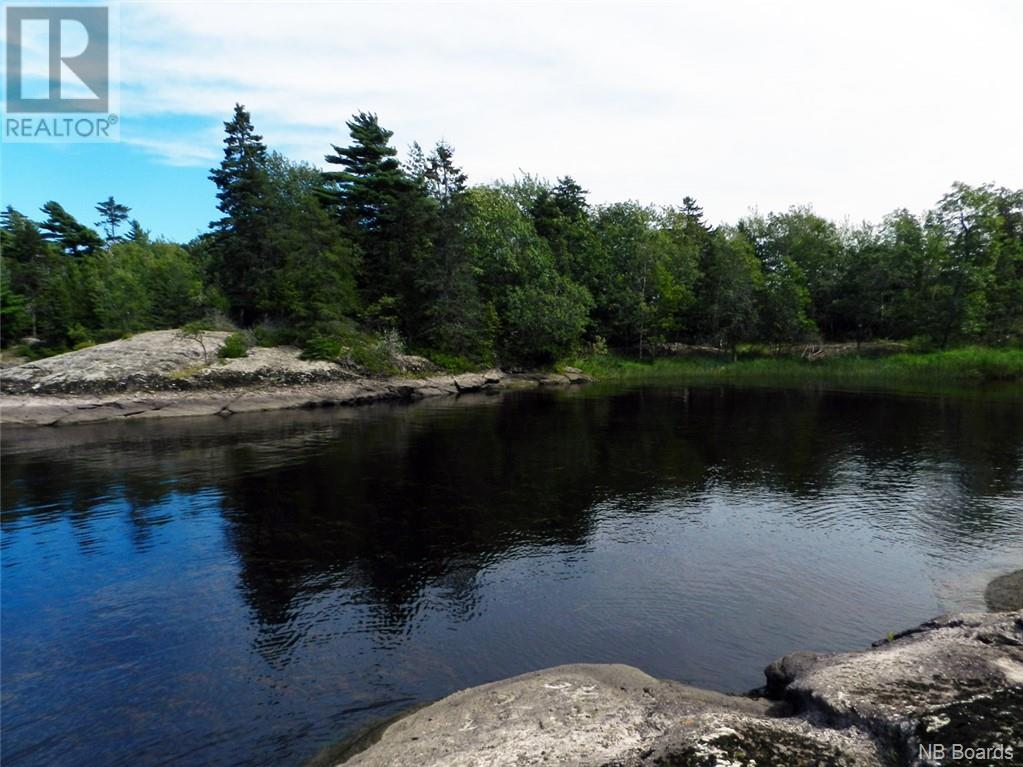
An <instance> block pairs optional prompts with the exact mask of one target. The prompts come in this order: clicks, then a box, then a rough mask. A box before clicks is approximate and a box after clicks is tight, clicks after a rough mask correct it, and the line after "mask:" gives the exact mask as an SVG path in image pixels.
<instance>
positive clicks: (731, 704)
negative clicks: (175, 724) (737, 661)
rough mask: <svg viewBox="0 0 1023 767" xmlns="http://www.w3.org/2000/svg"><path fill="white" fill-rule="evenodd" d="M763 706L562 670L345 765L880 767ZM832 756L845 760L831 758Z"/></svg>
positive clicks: (642, 678)
mask: <svg viewBox="0 0 1023 767" xmlns="http://www.w3.org/2000/svg"><path fill="white" fill-rule="evenodd" d="M768 707H769V706H768V703H767V702H766V701H755V700H752V699H749V698H742V697H734V696H727V695H722V694H720V693H715V692H709V691H707V690H701V689H698V688H695V687H688V686H686V685H683V684H679V683H677V682H666V681H660V680H657V679H654V678H653V677H651V676H648V675H647V674H644V673H643V672H642V671H639V670H638V669H635V668H631V667H629V666H621V665H589V664H578V665H569V666H559V667H557V668H553V669H548V670H545V671H537V672H534V673H531V674H524V675H522V676H519V677H515V678H513V679H508V680H506V681H503V682H496V683H493V684H487V685H483V686H481V687H474V688H472V689H469V690H464V691H462V692H459V693H455V694H454V695H451V696H449V697H447V698H444V699H443V700H441V701H438V702H437V703H434V704H432V705H429V706H426V707H425V708H421V709H419V710H417V711H415V712H414V713H412V714H410V715H409V716H407V717H405V718H403V719H400V720H398V721H397V722H394V723H392V724H390V725H389V726H387V727H386V728H385V729H384V730H383V731H382V732H380V733H377V736H376V742H375V743H372V744H371V745H370V746H369V748H367V749H366V750H365V751H363V752H361V753H359V754H356V755H355V756H354V757H352V758H350V759H349V760H348V761H346V762H344V764H345V765H351V767H356V766H358V767H369V766H370V765H372V766H374V767H376V766H377V765H381V766H382V765H387V766H388V767H403V766H408V767H412V766H413V765H414V766H415V767H434V766H436V767H440V766H441V765H444V766H445V767H448V766H450V767H459V766H461V765H464V766H466V767H468V766H469V765H481V764H493V765H505V764H515V765H518V764H523V765H525V764H551V765H603V764H607V765H611V764H614V765H622V766H623V767H625V766H626V765H646V764H649V765H653V764H673V765H674V764H680V765H681V764H693V765H697V764H715V763H717V762H715V761H708V760H709V759H715V758H716V757H717V756H718V755H724V754H732V755H735V754H738V753H740V752H743V753H745V754H747V755H748V758H749V760H752V759H757V760H758V761H757V762H756V763H757V764H758V765H759V764H770V763H771V762H769V761H764V760H763V754H765V753H775V754H784V755H785V757H786V761H785V764H788V765H797V764H806V765H818V764H826V763H833V764H843V765H845V764H847V765H876V764H878V763H879V762H878V761H877V759H876V754H875V751H874V746H873V743H872V742H870V741H869V739H867V738H865V737H863V736H861V735H859V734H856V733H847V734H836V733H833V732H826V733H819V732H817V731H815V730H814V729H813V728H812V727H810V726H808V725H807V724H806V723H804V722H797V721H792V722H790V721H785V720H778V719H771V718H769V717H768V716H767V712H768ZM680 722H684V723H685V725H684V726H682V727H680V726H679V723H680ZM370 740H371V741H372V739H370ZM363 742H364V743H365V742H366V741H365V740H364V741H363ZM744 749H748V750H746V751H744ZM765 749H766V751H765ZM799 755H802V756H805V757H806V759H804V760H803V761H800V759H799V758H796V757H797V756H799ZM832 757H834V758H836V759H838V758H841V759H842V761H828V760H829V759H831V758H832ZM743 763H748V762H743Z"/></svg>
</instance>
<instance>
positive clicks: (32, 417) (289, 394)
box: [0, 331, 590, 426]
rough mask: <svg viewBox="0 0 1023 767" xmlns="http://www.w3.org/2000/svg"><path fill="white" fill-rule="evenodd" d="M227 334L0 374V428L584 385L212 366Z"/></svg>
mask: <svg viewBox="0 0 1023 767" xmlns="http://www.w3.org/2000/svg"><path fill="white" fill-rule="evenodd" d="M228 335H229V334H228V333H212V332H211V333H208V334H207V336H206V337H205V338H204V345H199V344H198V343H196V342H195V341H193V340H191V339H188V338H184V337H182V336H181V335H180V334H179V333H177V332H176V331H153V332H151V333H142V334H139V335H138V336H134V337H133V338H131V339H125V340H122V341H114V342H111V343H109V344H101V345H99V346H96V347H90V348H88V349H83V350H81V351H77V352H69V353H68V354H62V355H58V356H56V357H50V358H47V359H43V360H40V361H38V362H30V363H25V364H22V365H18V366H16V367H10V368H6V369H4V370H3V372H2V374H0V424H4V425H8V426H14V425H17V426H65V425H70V424H82V423H97V422H102V421H122V420H135V419H147V418H170V417H181V416H202V415H206V416H209V415H218V416H230V415H234V414H237V413H252V412H264V411H271V410H287V409H295V408H308V409H311V408H318V407H338V406H351V405H362V404H367V403H371V402H381V401H388V400H391V401H395V400H417V399H423V398H425V397H439V396H455V395H459V394H465V393H469V392H487V391H498V390H502V389H514V388H524V387H536V386H568V385H573V384H581V383H586V382H588V381H589V380H590V379H589V378H588V377H587V376H585V375H583V374H582V373H580V372H579V371H577V370H572V369H569V370H566V371H564V372H561V373H508V372H505V371H501V370H487V371H484V372H481V373H463V374H461V375H450V374H442V373H439V372H438V371H437V369H436V368H435V367H434V366H433V365H432V364H431V363H430V362H429V360H425V359H423V358H421V357H411V356H404V355H402V356H399V357H397V358H396V359H395V365H396V367H397V368H399V369H400V370H401V371H402V374H401V375H397V376H391V377H377V376H371V375H367V374H365V373H364V371H360V370H359V369H358V368H354V367H351V366H346V365H342V364H338V363H334V362H326V361H322V360H303V359H302V358H301V357H300V355H299V350H298V349H292V348H288V347H275V348H268V347H256V348H254V349H252V350H250V351H249V353H248V355H247V356H245V357H242V358H237V359H229V360H218V359H217V358H216V352H217V350H218V349H219V348H220V346H221V345H222V344H223V342H224V339H225V338H226V337H227V336H228ZM211 358H212V361H211Z"/></svg>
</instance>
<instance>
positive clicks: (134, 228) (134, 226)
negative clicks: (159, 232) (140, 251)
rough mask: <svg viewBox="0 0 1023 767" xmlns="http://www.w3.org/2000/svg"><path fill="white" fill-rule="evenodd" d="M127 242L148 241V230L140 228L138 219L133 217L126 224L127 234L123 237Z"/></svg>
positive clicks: (142, 242)
mask: <svg viewBox="0 0 1023 767" xmlns="http://www.w3.org/2000/svg"><path fill="white" fill-rule="evenodd" d="M124 239H125V240H127V241H128V242H137V243H140V244H145V243H148V242H149V239H150V238H149V232H148V231H147V230H145V229H143V228H142V224H140V223H139V222H138V219H135V218H133V219H132V220H131V221H130V222H129V224H128V234H127V235H126V236H125V238H124Z"/></svg>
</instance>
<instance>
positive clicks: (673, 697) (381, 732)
mask: <svg viewBox="0 0 1023 767" xmlns="http://www.w3.org/2000/svg"><path fill="white" fill-rule="evenodd" d="M765 676H766V685H765V686H764V687H763V688H762V689H760V690H757V691H754V692H753V693H750V694H749V695H747V696H736V695H724V694H721V693H716V692H711V691H708V690H702V689H698V688H694V687H689V686H687V685H684V684H680V683H677V682H672V681H665V680H658V679H655V678H653V677H650V676H648V675H647V674H645V673H643V672H642V671H640V670H638V669H635V668H632V667H629V666H622V665H604V664H573V665H568V666H559V667H556V668H552V669H547V670H543V671H536V672H533V673H529V674H524V675H522V676H518V677H515V678H512V679H507V680H503V681H500V682H494V683H492V684H486V685H482V686H480V687H474V688H471V689H468V690H463V691H461V692H457V693H455V694H453V695H450V696H448V697H446V698H444V699H442V700H440V701H437V702H436V703H433V704H431V705H428V706H425V707H419V708H416V709H413V710H412V711H410V712H407V713H406V714H405V715H402V716H399V717H396V718H394V719H392V720H390V721H388V722H386V723H383V724H381V725H378V726H377V727H376V728H373V729H370V730H368V731H366V732H364V733H362V734H360V736H359V737H357V738H354V739H350V740H349V741H346V742H345V743H343V744H341V745H340V746H338V747H335V748H333V749H329V750H328V751H326V752H324V753H322V754H321V755H320V756H318V757H317V758H316V759H315V760H313V762H312V763H311V764H313V765H317V767H321V766H323V765H341V764H344V765H346V767H384V766H385V765H386V766H387V767H402V766H403V765H404V766H407V767H441V765H444V767H469V765H483V764H487V765H540V764H550V765H576V766H578V767H582V766H584V765H586V766H589V765H592V766H593V767H597V766H600V767H640V766H641V765H643V766H645V765H657V766H659V767H668V766H669V765H670V766H671V767H712V766H717V767H766V766H768V765H775V766H777V767H811V766H812V767H817V766H818V765H833V766H835V767H838V766H843V767H844V766H848V767H878V766H880V765H939V764H950V763H956V764H973V765H991V764H1006V765H1009V764H1023V611H1016V612H1002V613H964V614H959V615H949V616H943V617H940V618H936V619H934V620H931V621H928V622H927V623H924V624H922V625H921V626H918V627H916V628H914V629H910V630H908V631H903V632H901V633H899V634H897V635H894V636H889V637H888V638H886V639H883V640H880V641H878V642H876V643H875V644H874V646H872V647H871V648H870V649H867V650H864V651H860V652H848V653H830V654H817V653H810V652H797V653H793V654H791V655H787V656H785V657H783V658H780V659H779V660H777V661H775V662H774V663H772V664H771V665H770V666H768V667H767V669H766V670H765Z"/></svg>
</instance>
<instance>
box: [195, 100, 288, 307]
mask: <svg viewBox="0 0 1023 767" xmlns="http://www.w3.org/2000/svg"><path fill="white" fill-rule="evenodd" d="M224 130H225V132H226V134H227V135H226V137H225V138H224V159H223V160H222V161H221V163H220V167H218V168H214V169H213V170H212V171H210V179H211V180H212V181H213V182H214V183H215V184H216V185H217V189H218V191H217V200H219V202H218V204H217V207H218V208H219V209H220V212H221V213H223V214H224V215H223V216H222V217H221V218H220V219H218V220H217V221H214V222H212V223H211V224H210V227H211V228H212V230H213V258H214V264H215V267H214V268H215V270H216V272H217V274H218V276H219V280H220V284H221V288H222V289H223V291H224V294H225V295H226V296H227V299H228V301H229V302H230V306H231V311H232V313H233V314H234V315H235V317H236V318H237V319H238V321H239V322H241V323H242V324H247V323H249V324H251V323H252V322H255V321H256V320H257V319H259V317H260V315H261V313H262V311H263V307H264V305H265V303H266V295H265V293H266V289H267V284H268V282H269V274H270V273H271V272H272V271H273V269H274V267H275V264H274V263H273V262H272V261H273V259H272V249H271V246H270V232H271V228H272V221H271V220H270V216H269V214H268V211H267V206H266V200H267V186H268V181H267V174H266V162H267V152H266V146H265V145H264V144H263V137H262V136H260V135H258V134H257V133H256V132H255V130H254V129H253V127H252V120H251V118H250V117H249V113H248V112H247V111H245V107H243V106H242V105H241V104H235V107H234V116H233V117H232V119H231V120H230V121H228V122H226V123H224Z"/></svg>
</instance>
